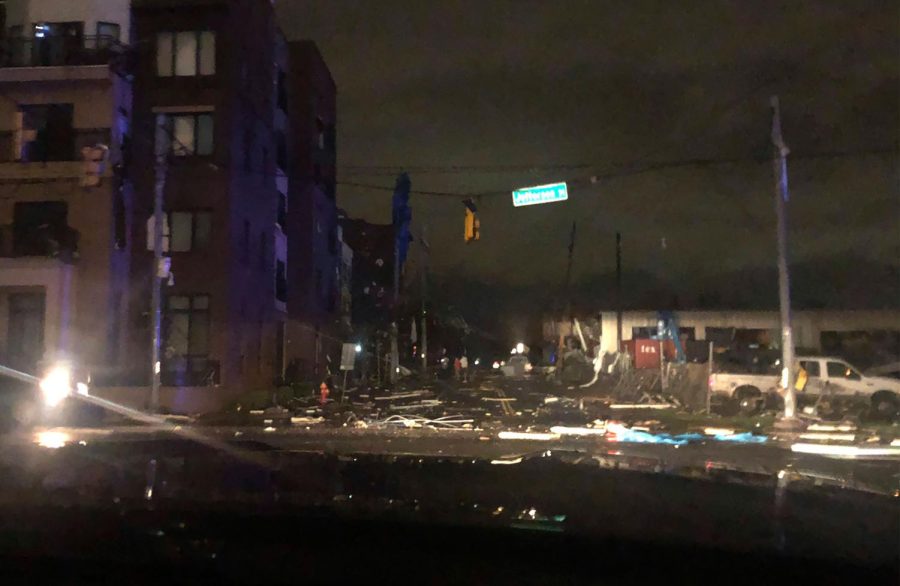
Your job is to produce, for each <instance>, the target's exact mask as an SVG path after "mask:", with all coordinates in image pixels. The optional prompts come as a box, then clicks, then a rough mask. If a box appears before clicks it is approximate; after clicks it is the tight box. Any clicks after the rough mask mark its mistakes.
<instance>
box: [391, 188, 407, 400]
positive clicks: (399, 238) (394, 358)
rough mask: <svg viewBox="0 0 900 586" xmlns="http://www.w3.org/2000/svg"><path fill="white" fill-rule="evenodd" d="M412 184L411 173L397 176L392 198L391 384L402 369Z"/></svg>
mask: <svg viewBox="0 0 900 586" xmlns="http://www.w3.org/2000/svg"><path fill="white" fill-rule="evenodd" d="M411 187H412V185H411V183H410V181H409V175H407V174H406V173H401V174H400V175H399V176H398V177H397V183H396V185H395V186H394V196H393V198H392V199H391V223H392V224H393V226H394V307H393V313H392V318H393V319H392V321H391V372H390V373H388V376H389V378H388V380H390V381H391V384H393V383H395V382H397V379H398V378H399V377H398V376H397V375H398V374H399V373H398V371H399V370H400V349H399V347H398V343H397V335H398V332H397V315H398V314H399V312H400V270H401V269H402V267H403V262H404V261H405V260H406V251H407V250H408V248H409V242H410V240H412V237H411V235H410V232H409V223H410V220H412V211H411V210H410V209H409V192H410V189H411Z"/></svg>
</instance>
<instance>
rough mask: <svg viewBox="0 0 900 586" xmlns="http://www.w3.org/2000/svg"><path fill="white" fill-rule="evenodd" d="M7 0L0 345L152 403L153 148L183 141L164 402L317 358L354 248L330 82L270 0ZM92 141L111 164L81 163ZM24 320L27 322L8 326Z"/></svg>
mask: <svg viewBox="0 0 900 586" xmlns="http://www.w3.org/2000/svg"><path fill="white" fill-rule="evenodd" d="M75 4H77V5H78V6H80V7H81V9H82V11H83V12H84V14H80V15H77V14H74V13H73V5H75ZM129 5H130V6H129ZM22 6H24V8H23V7H22ZM101 8H102V10H103V14H98V13H97V11H98V10H100V9H101ZM7 9H8V10H7V13H6V29H7V33H8V36H10V37H12V39H16V40H15V41H14V42H13V41H12V40H10V41H6V42H5V43H4V53H3V56H2V58H3V61H2V62H0V65H2V67H0V89H2V90H3V91H4V95H10V96H13V98H12V99H6V100H5V101H3V102H2V103H0V117H2V121H0V151H2V153H3V154H4V156H5V158H6V160H8V161H9V163H8V164H5V163H2V162H0V195H3V197H2V199H0V223H2V224H4V225H5V226H4V229H3V230H2V231H0V233H2V234H3V235H4V239H3V240H2V241H0V243H2V244H0V245H2V248H0V264H3V267H2V268H3V269H4V270H2V271H0V320H3V321H5V322H8V323H7V326H8V327H7V326H4V324H3V323H0V335H2V339H0V352H2V353H3V355H2V357H0V359H2V360H3V361H4V363H16V364H21V365H22V367H23V368H24V367H25V366H26V365H32V364H36V363H37V362H39V361H40V360H42V359H46V358H48V357H51V356H55V355H58V354H59V353H60V352H63V351H66V350H70V349H71V350H72V351H73V352H75V353H76V354H77V355H76V356H74V357H75V358H76V359H77V360H79V362H83V363H84V364H85V365H86V366H88V367H89V368H90V369H91V370H92V372H94V373H104V377H102V378H103V379H104V382H108V383H109V384H111V385H115V386H116V387H117V388H115V389H107V391H103V390H98V392H99V393H100V394H103V393H104V392H105V393H106V394H107V396H110V397H111V398H115V399H117V400H120V401H122V402H125V403H129V404H134V405H143V404H144V403H145V402H146V396H147V386H148V385H149V381H150V359H149V356H150V347H151V344H150V340H151V335H150V326H151V315H150V309H151V308H150V299H151V295H150V285H151V274H152V273H151V269H152V265H153V252H152V246H148V242H152V232H151V230H150V229H149V226H148V220H149V219H150V217H151V216H152V209H153V190H154V183H155V180H156V173H155V169H154V160H155V158H154V151H155V148H156V145H158V144H159V145H163V146H164V147H165V148H166V149H168V150H169V151H170V156H169V158H168V160H169V163H168V169H167V174H166V185H165V191H164V211H165V215H166V222H165V223H164V226H163V232H164V242H165V245H166V250H167V252H166V254H167V255H168V256H169V257H170V259H171V266H172V273H173V275H174V281H173V282H171V283H170V284H168V285H167V286H165V287H164V291H163V300H164V303H163V307H164V318H163V330H164V332H163V336H164V341H163V356H162V379H163V389H162V393H161V399H162V405H163V407H164V408H169V409H173V410H175V411H196V410H203V409H207V408H212V407H215V406H216V405H221V404H223V403H225V402H227V401H228V400H230V397H232V396H233V395H234V394H235V393H238V392H240V391H243V390H257V389H263V388H269V387H271V386H272V384H273V383H274V382H275V381H277V380H278V379H280V378H281V377H282V376H283V374H284V370H285V367H286V365H288V364H289V363H292V362H294V363H297V362H300V363H302V364H306V365H308V368H306V372H307V373H308V374H312V373H316V372H321V368H322V366H321V365H322V364H324V362H325V359H324V351H325V349H324V347H323V343H322V340H323V339H325V338H326V337H327V332H328V331H329V328H330V327H331V325H332V324H333V323H334V322H335V321H336V319H337V316H338V315H339V311H340V304H339V303H338V299H339V295H340V292H339V282H338V276H339V273H338V267H339V266H340V262H341V250H340V248H339V244H338V242H337V230H336V214H335V212H334V210H335V168H334V161H335V145H334V128H335V102H334V96H335V90H334V83H333V81H332V80H331V76H330V74H329V73H328V69H327V67H326V66H325V64H324V62H323V61H322V59H321V56H320V55H319V54H318V51H317V50H316V48H315V46H314V45H313V44H312V43H303V42H301V43H287V42H285V41H284V40H283V39H282V37H281V36H280V33H279V31H278V29H277V26H276V23H275V18H274V13H273V8H272V3H271V2H269V1H268V0H133V1H132V2H130V3H129V2H128V1H127V0H121V1H119V2H115V1H112V0H111V1H110V2H103V3H102V4H98V3H92V4H82V3H80V2H77V3H75V2H73V3H60V2H54V1H52V0H30V1H28V0H13V1H10V2H8V3H7ZM41 10H43V11H44V12H45V13H46V14H44V13H41ZM107 13H108V14H107ZM116 19H118V20H116ZM94 29H96V32H97V33H98V34H97V35H87V34H85V31H93V30H94ZM113 41H115V42H113ZM110 64H112V65H110ZM120 74H127V75H120ZM32 106H34V107H32ZM159 116H163V117H164V118H165V121H166V128H165V130H164V131H163V132H156V120H157V117H159ZM23 120H24V123H23ZM32 121H37V122H32ZM23 124H24V126H23ZM28 124H36V125H37V127H36V128H31V127H29V126H28ZM35 137H36V138H35ZM60 137H62V138H64V140H62V139H61V138H60ZM32 143H33V144H32ZM95 145H102V146H103V149H102V153H103V156H104V157H106V161H107V162H106V164H105V166H104V165H102V164H101V165H90V166H89V165H87V164H85V162H84V161H83V160H82V154H81V148H82V147H83V146H88V147H95ZM48 149H49V150H48ZM98 149H100V147H97V148H96V149H93V150H91V151H90V152H88V153H87V154H88V155H90V156H92V157H96V156H97V155H96V153H97V152H100V151H99V150H98ZM33 158H36V159H35V161H38V162H34V163H32V162H31V161H32V159H33ZM86 169H99V171H98V172H99V176H96V177H91V178H89V179H85V173H86V171H85V170H86ZM98 172H94V173H93V175H97V174H98ZM82 184H90V186H86V187H83V186H82ZM132 184H133V189H132ZM8 186H11V187H8ZM20 200H21V201H20ZM29 202H33V203H29ZM19 204H22V205H19ZM25 204H27V205H25ZM38 240H39V241H38ZM76 246H77V251H76V250H75V248H76ZM32 265H37V266H32ZM7 269H8V270H7ZM29 294H32V295H30V296H29ZM38 294H40V295H38ZM292 294H293V296H292ZM288 326H290V327H288ZM14 330H16V331H19V330H21V331H22V332H24V333H22V334H15V335H18V336H19V337H18V338H14V339H12V340H11V338H10V335H11V334H14ZM310 332H312V333H313V335H309V333H310ZM73 338H77V340H78V343H77V344H72V343H71V341H72V339H73ZM20 348H22V349H25V348H30V350H28V351H27V352H26V351H25V350H21V351H20V354H21V353H23V352H26V353H28V356H27V357H19V356H17V355H16V354H15V352H16V351H17V350H16V349H20ZM76 350H77V352H76ZM10 352H12V353H10ZM26 358H27V359H26ZM98 382H99V381H98Z"/></svg>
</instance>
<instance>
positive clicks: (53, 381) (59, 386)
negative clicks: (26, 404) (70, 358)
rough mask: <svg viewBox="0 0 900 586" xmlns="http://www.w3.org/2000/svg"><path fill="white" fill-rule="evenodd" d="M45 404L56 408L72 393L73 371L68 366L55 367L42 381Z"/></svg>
mask: <svg viewBox="0 0 900 586" xmlns="http://www.w3.org/2000/svg"><path fill="white" fill-rule="evenodd" d="M40 387H41V394H42V395H43V397H44V404H45V405H47V406H48V407H56V406H57V405H59V404H60V403H62V401H63V399H65V398H66V397H68V396H69V394H71V392H72V371H71V370H69V368H68V367H66V366H55V367H53V368H52V369H51V370H50V371H49V372H48V373H47V374H46V375H45V376H44V378H42V379H41V383H40Z"/></svg>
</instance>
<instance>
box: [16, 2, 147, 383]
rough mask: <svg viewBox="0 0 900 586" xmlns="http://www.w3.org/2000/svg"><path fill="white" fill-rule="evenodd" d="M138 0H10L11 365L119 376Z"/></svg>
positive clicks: (99, 377)
mask: <svg viewBox="0 0 900 586" xmlns="http://www.w3.org/2000/svg"><path fill="white" fill-rule="evenodd" d="M128 4H129V3H128V1H127V0H118V1H117V0H104V1H100V0H95V1H94V2H59V1H52V0H9V1H8V2H6V3H5V9H6V15H5V17H6V18H5V31H4V39H3V43H2V55H0V363H3V364H5V365H8V366H12V367H14V368H17V369H20V370H23V371H28V372H38V371H40V370H41V368H43V366H44V365H45V364H46V363H49V362H52V361H54V360H57V359H72V360H75V361H77V362H78V363H80V364H82V365H84V366H85V367H87V368H89V369H90V370H91V371H92V373H93V375H94V377H95V379H96V380H98V381H102V380H104V379H106V380H109V379H111V378H115V377H116V376H118V374H119V372H120V364H121V360H122V359H123V355H122V353H121V347H122V342H123V340H124V339H125V337H126V331H127V319H126V318H127V315H126V307H127V298H128V295H129V282H128V274H129V262H130V248H129V247H130V243H129V240H128V238H127V233H128V229H129V225H128V215H129V210H130V208H131V207H132V199H133V190H132V188H131V184H130V181H129V179H128V164H129V163H128V160H127V156H126V153H127V144H128V142H129V140H130V137H131V128H130V122H129V120H130V110H131V94H132V92H131V84H130V81H129V74H130V62H129V59H128V54H127V51H125V49H124V46H123V43H125V42H127V41H128V35H129V5H128Z"/></svg>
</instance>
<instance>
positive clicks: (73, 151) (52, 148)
mask: <svg viewBox="0 0 900 586" xmlns="http://www.w3.org/2000/svg"><path fill="white" fill-rule="evenodd" d="M15 136H16V135H15V132H13V131H0V163H9V162H12V161H21V162H23V163H41V162H52V161H81V160H82V155H81V149H82V147H92V146H95V145H97V144H105V145H109V143H110V129H109V128H73V129H72V130H71V133H70V134H68V136H65V137H63V140H59V139H58V138H57V139H56V140H54V141H53V142H52V143H51V142H50V141H49V140H46V139H45V140H44V141H43V142H42V141H40V140H34V141H31V142H29V143H25V144H23V145H22V152H21V153H16V152H15V148H14V146H15Z"/></svg>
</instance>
